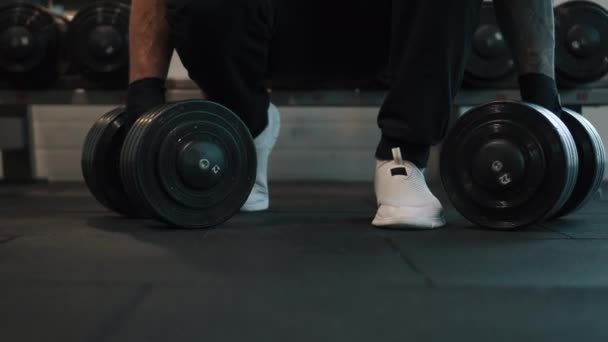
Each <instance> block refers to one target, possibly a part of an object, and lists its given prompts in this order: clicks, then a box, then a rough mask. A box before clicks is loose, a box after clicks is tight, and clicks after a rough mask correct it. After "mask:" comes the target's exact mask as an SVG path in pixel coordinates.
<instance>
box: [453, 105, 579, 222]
mask: <svg viewBox="0 0 608 342" xmlns="http://www.w3.org/2000/svg"><path fill="white" fill-rule="evenodd" d="M578 172H579V158H578V153H577V147H576V143H575V140H574V138H573V135H572V134H571V133H570V132H569V129H568V127H567V126H566V125H565V124H564V123H563V122H562V121H561V120H560V119H559V118H558V117H557V116H556V115H554V114H553V113H551V112H549V111H548V110H546V109H544V108H541V107H539V106H535V105H531V104H525V103H517V102H509V101H507V102H493V103H489V104H485V105H482V106H479V107H476V108H474V109H473V110H471V111H470V112H468V113H467V114H465V115H464V116H463V117H462V118H461V119H460V120H458V122H456V124H455V125H454V127H453V128H452V130H451V132H450V134H449V135H448V137H447V139H446V141H445V144H444V147H443V150H442V152H441V179H442V182H443V185H444V188H445V190H446V193H447V195H448V197H449V199H450V201H451V202H452V204H453V205H454V207H455V208H456V209H457V210H458V211H459V212H460V213H461V214H462V215H463V216H464V217H466V218H467V219H469V220H470V221H471V222H473V223H476V224H478V225H480V226H483V227H487V228H492V229H517V228H522V227H526V226H528V225H531V224H534V223H538V222H543V221H546V220H549V219H552V218H555V217H556V216H558V215H559V213H560V211H561V210H562V208H564V206H565V205H566V203H567V202H568V200H569V199H570V198H571V195H572V194H573V192H574V190H575V186H576V180H577V177H578V175H579V173H578Z"/></svg>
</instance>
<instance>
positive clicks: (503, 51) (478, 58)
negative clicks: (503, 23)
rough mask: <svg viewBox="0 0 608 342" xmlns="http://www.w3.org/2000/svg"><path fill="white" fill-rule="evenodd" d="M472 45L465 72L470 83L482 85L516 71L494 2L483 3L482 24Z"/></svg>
mask: <svg viewBox="0 0 608 342" xmlns="http://www.w3.org/2000/svg"><path fill="white" fill-rule="evenodd" d="M472 45H473V46H472V49H471V56H470V60H469V63H468V65H467V69H466V73H465V81H466V82H467V83H468V84H471V85H477V84H479V85H482V84H484V83H483V82H484V81H486V82H490V81H496V80H500V79H503V78H505V77H507V76H509V75H510V74H512V73H513V72H514V71H515V63H514V61H513V57H512V56H511V52H510V51H509V48H508V47H507V43H506V41H505V40H504V36H503V34H502V33H501V31H500V29H499V27H498V23H497V21H496V15H495V14H494V6H493V5H492V3H484V4H483V5H482V8H481V14H480V24H479V27H478V28H477V29H476V31H475V34H474V36H473V42H472ZM480 82H481V83H480Z"/></svg>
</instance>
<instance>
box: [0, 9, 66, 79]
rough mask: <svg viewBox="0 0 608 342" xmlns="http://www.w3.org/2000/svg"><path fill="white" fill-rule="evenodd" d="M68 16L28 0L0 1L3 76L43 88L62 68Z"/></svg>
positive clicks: (0, 60) (0, 55)
mask: <svg viewBox="0 0 608 342" xmlns="http://www.w3.org/2000/svg"><path fill="white" fill-rule="evenodd" d="M65 26H66V20H65V18H63V17H59V16H57V15H54V14H52V13H50V12H49V11H47V10H46V9H45V8H43V7H41V6H37V5H33V4H28V3H26V2H16V3H9V4H6V5H0V78H4V77H5V78H6V79H9V80H10V81H11V84H12V85H13V86H16V87H19V88H42V87H46V86H49V85H50V84H52V83H53V82H54V81H55V80H56V78H57V77H58V75H59V73H60V72H61V71H62V70H60V69H61V66H62V65H61V64H62V62H63V60H62V57H63V55H62V47H63V43H64V38H65V37H64V31H65Z"/></svg>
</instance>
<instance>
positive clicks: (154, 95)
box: [126, 78, 166, 122]
mask: <svg viewBox="0 0 608 342" xmlns="http://www.w3.org/2000/svg"><path fill="white" fill-rule="evenodd" d="M165 91H166V88H165V80H163V79H160V78H144V79H141V80H138V81H135V82H133V83H131V84H129V88H128V89H127V103H126V111H127V118H128V121H130V122H135V121H136V120H137V119H138V118H139V117H140V116H141V115H142V114H144V113H145V112H147V111H149V110H151V109H153V108H154V107H156V106H159V105H162V104H164V103H165Z"/></svg>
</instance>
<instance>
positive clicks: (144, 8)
mask: <svg viewBox="0 0 608 342" xmlns="http://www.w3.org/2000/svg"><path fill="white" fill-rule="evenodd" d="M165 1H166V0H133V1H132V4H131V20H130V24H129V53H130V72H129V79H130V81H131V82H133V81H136V80H140V79H143V78H148V77H158V78H166V77H167V72H168V70H169V63H170V62H171V55H172V53H173V44H172V42H171V38H170V35H169V27H168V26H167V21H166V20H165V12H166V7H165Z"/></svg>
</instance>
